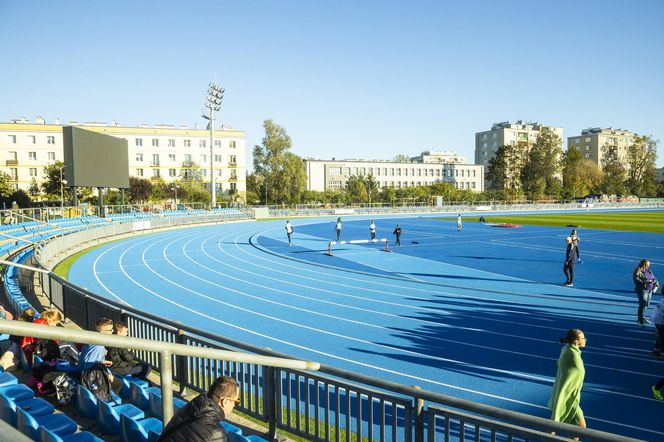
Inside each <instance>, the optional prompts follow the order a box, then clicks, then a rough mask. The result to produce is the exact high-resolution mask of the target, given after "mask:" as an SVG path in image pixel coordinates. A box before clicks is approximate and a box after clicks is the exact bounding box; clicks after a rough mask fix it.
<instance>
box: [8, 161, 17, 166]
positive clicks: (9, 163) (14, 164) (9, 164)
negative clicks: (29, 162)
mask: <svg viewBox="0 0 664 442" xmlns="http://www.w3.org/2000/svg"><path fill="white" fill-rule="evenodd" d="M6 165H7V166H18V160H7V161H6Z"/></svg>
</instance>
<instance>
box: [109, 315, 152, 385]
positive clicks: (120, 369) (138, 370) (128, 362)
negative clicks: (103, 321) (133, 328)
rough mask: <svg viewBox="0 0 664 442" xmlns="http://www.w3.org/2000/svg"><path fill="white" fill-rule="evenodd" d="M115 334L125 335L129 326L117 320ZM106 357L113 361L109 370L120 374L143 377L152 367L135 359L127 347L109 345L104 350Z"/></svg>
mask: <svg viewBox="0 0 664 442" xmlns="http://www.w3.org/2000/svg"><path fill="white" fill-rule="evenodd" d="M114 328H115V334H116V335H118V336H127V335H128V334H129V327H128V326H127V324H125V323H124V322H122V321H117V322H116V323H115V325H114ZM106 358H107V359H108V360H109V361H111V362H112V363H113V365H111V370H112V371H113V372H115V373H118V374H121V375H127V374H130V375H132V376H136V377H137V378H141V379H145V378H146V377H147V376H148V374H150V371H152V367H150V365H149V364H143V363H141V362H139V361H137V360H136V357H135V355H134V352H133V351H131V350H130V349H128V348H113V347H110V348H108V349H107V351H106Z"/></svg>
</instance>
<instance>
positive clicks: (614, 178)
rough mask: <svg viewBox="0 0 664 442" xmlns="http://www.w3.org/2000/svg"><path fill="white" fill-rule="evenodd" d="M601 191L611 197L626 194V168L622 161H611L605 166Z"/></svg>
mask: <svg viewBox="0 0 664 442" xmlns="http://www.w3.org/2000/svg"><path fill="white" fill-rule="evenodd" d="M600 190H601V192H602V193H606V194H609V195H623V194H624V193H625V168H624V167H623V165H622V164H621V163H620V161H618V160H615V161H611V162H609V163H607V164H606V165H605V166H604V169H602V184H601V186H600Z"/></svg>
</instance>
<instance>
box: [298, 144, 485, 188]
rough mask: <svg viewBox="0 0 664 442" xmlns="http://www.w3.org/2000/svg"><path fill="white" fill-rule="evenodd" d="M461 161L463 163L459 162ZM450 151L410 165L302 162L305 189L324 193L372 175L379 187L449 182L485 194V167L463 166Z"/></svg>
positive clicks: (424, 155)
mask: <svg viewBox="0 0 664 442" xmlns="http://www.w3.org/2000/svg"><path fill="white" fill-rule="evenodd" d="M459 161H463V162H459ZM464 163H465V158H464V157H461V156H459V155H457V154H456V153H453V152H436V151H426V152H423V153H422V155H420V156H419V157H413V159H412V160H411V162H394V161H383V160H356V159H346V160H336V159H334V158H333V159H332V160H314V159H306V160H304V165H305V169H306V172H307V190H314V191H318V192H323V191H325V190H338V189H343V188H345V187H346V183H347V181H348V179H349V178H350V177H351V176H354V175H362V176H369V175H371V176H373V178H374V179H375V180H376V182H377V184H378V187H379V188H381V189H382V188H389V187H391V188H396V189H400V188H406V187H417V186H425V185H431V184H434V183H440V182H442V183H450V184H453V185H454V186H455V187H456V188H457V189H468V190H472V191H474V192H483V191H484V167H483V166H480V165H476V164H464Z"/></svg>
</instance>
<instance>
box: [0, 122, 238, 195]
mask: <svg viewBox="0 0 664 442" xmlns="http://www.w3.org/2000/svg"><path fill="white" fill-rule="evenodd" d="M64 126H76V127H80V128H83V129H86V130H90V131H94V132H98V133H103V134H106V135H111V136H114V137H119V138H124V139H126V140H127V145H128V155H129V176H134V177H139V178H145V179H148V180H151V181H159V180H160V179H163V180H164V181H165V182H173V181H176V180H179V179H182V178H185V177H187V176H188V175H189V174H191V173H192V170H193V169H194V168H197V169H198V172H199V173H200V175H201V176H202V179H203V181H206V182H207V187H208V189H209V184H210V178H209V177H210V131H209V130H205V129H198V128H193V129H192V128H189V127H186V126H179V127H175V126H171V125H164V124H159V125H140V126H138V127H126V126H121V125H119V124H117V123H116V122H112V123H99V122H92V123H77V122H70V123H69V124H66V125H65V124H60V122H59V121H58V120H56V121H54V122H53V123H47V122H46V121H45V120H44V119H43V118H41V117H37V119H36V121H34V122H30V121H28V120H26V119H24V118H21V119H17V120H12V121H11V122H8V123H1V122H0V165H1V168H0V170H2V171H3V172H5V173H7V174H9V176H10V177H11V179H12V182H13V185H14V188H15V189H23V190H25V191H28V189H29V188H30V186H31V185H32V184H33V183H36V184H38V185H40V184H41V183H43V182H44V167H45V166H47V165H50V164H53V163H55V162H56V161H63V138H62V128H63V127H64ZM245 150H246V148H245V133H244V132H242V131H236V130H233V129H229V128H225V127H223V126H222V128H221V129H216V130H215V131H214V148H213V152H212V155H213V160H214V174H215V187H216V189H217V192H220V193H228V194H233V195H237V196H238V197H239V198H244V196H245V194H246V174H247V169H246V156H245ZM99 167H103V165H101V164H100V165H99Z"/></svg>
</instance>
